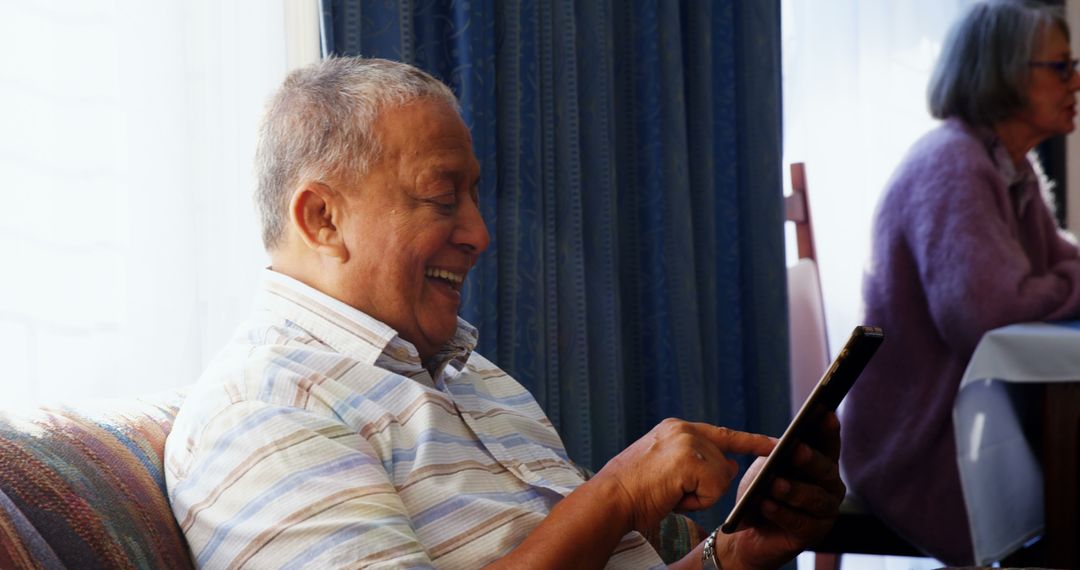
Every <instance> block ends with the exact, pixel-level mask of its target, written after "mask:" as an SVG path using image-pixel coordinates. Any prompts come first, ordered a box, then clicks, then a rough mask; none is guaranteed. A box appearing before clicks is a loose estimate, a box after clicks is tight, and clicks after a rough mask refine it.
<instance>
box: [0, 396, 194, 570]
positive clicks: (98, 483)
mask: <svg viewBox="0 0 1080 570" xmlns="http://www.w3.org/2000/svg"><path fill="white" fill-rule="evenodd" d="M182 398H183V394H182V393H180V392H170V393H168V394H164V395H161V396H156V397H151V398H144V399H138V400H136V399H129V400H121V401H115V402H110V403H109V404H108V405H106V406H97V407H95V408H93V409H91V408H71V407H68V408H39V409H37V410H34V411H32V412H28V413H2V412H0V566H4V567H7V566H8V564H9V563H10V565H11V566H15V567H25V566H27V564H26V562H27V561H28V560H29V561H32V564H31V565H30V567H39V568H52V567H63V566H67V567H71V568H101V567H108V568H191V567H192V564H191V558H190V555H189V553H188V549H187V543H186V542H185V541H184V537H183V534H182V533H181V532H180V529H179V528H178V527H177V524H176V521H175V519H174V518H173V514H172V510H171V508H170V507H169V501H168V499H167V497H166V490H165V477H164V470H163V467H162V456H163V451H164V446H165V437H166V436H167V435H168V433H169V429H170V428H171V427H172V422H173V420H174V419H175V417H176V412H177V409H178V408H179V404H180V402H181V401H182ZM5 558H6V560H5Z"/></svg>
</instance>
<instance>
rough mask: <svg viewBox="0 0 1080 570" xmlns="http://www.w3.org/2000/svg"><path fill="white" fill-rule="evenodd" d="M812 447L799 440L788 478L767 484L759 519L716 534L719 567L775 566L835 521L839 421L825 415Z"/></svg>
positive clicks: (839, 494) (840, 489)
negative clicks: (768, 488)
mask: <svg viewBox="0 0 1080 570" xmlns="http://www.w3.org/2000/svg"><path fill="white" fill-rule="evenodd" d="M811 444H812V445H813V447H811V446H810V445H807V444H805V443H800V444H799V446H798V447H797V449H796V451H795V453H794V455H793V461H792V464H793V466H794V468H795V469H794V471H793V472H792V473H790V476H788V477H778V478H776V480H774V481H773V483H772V489H770V494H769V496H768V498H766V499H765V500H763V501H762V503H761V512H762V518H760V519H758V520H756V521H755V522H753V523H752V526H751V527H750V528H748V529H746V530H743V531H740V532H737V533H735V534H730V535H723V534H721V535H719V536H718V541H719V540H723V543H722V544H720V545H719V548H718V550H719V552H720V555H721V557H722V560H723V566H724V568H746V567H749V568H776V567H779V566H780V565H782V564H783V563H785V562H787V561H788V560H791V559H792V558H794V557H795V556H796V555H797V554H799V553H800V552H802V551H803V550H804V549H806V548H807V547H808V546H811V545H813V544H814V543H816V542H817V541H819V540H821V539H822V538H823V537H824V536H825V534H826V533H828V532H829V529H831V528H832V525H833V523H834V522H836V515H837V513H838V512H839V508H840V503H841V502H842V501H843V500H844V494H845V493H846V492H847V489H846V488H845V487H844V483H843V482H842V481H840V468H839V458H840V420H839V419H837V417H836V414H829V416H827V417H826V419H825V421H824V422H822V426H821V428H820V430H819V433H818V434H817V437H816V438H815V440H814V441H812V442H811ZM763 463H764V460H763V459H758V460H757V461H756V462H754V464H753V465H752V466H751V467H750V469H749V471H748V472H747V474H746V476H745V477H743V480H742V484H740V485H739V495H740V496H741V495H742V494H743V492H745V490H746V486H747V484H748V483H749V482H750V481H751V480H752V479H753V474H755V473H756V472H757V471H758V470H760V469H761V466H762V464H763Z"/></svg>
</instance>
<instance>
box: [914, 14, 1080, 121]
mask: <svg viewBox="0 0 1080 570" xmlns="http://www.w3.org/2000/svg"><path fill="white" fill-rule="evenodd" d="M1051 26H1056V27H1057V28H1058V29H1060V30H1061V31H1062V33H1064V34H1065V37H1066V38H1068V37H1069V25H1068V23H1067V22H1066V21H1065V15H1064V14H1063V13H1062V11H1061V9H1060V8H1057V7H1052V6H1047V5H1044V4H1038V3H1035V2H1032V1H1028V0H990V1H987V2H978V3H976V4H974V5H972V6H971V7H970V8H969V9H968V11H967V13H965V14H964V16H963V18H961V19H960V20H959V21H958V22H956V23H955V24H954V25H953V27H952V29H951V30H949V35H948V37H947V38H946V39H945V45H944V46H942V48H941V55H940V56H939V57H938V60H937V65H936V66H935V67H934V72H933V75H932V76H931V77H930V85H929V88H928V90H927V96H928V100H929V104H930V114H931V115H933V116H934V117H937V118H938V119H946V118H949V117H958V118H960V119H963V120H964V121H965V122H967V123H968V124H970V125H976V126H986V127H989V126H992V125H994V124H996V123H998V122H1000V121H1003V120H1005V119H1007V118H1009V117H1011V116H1013V115H1014V114H1015V113H1017V112H1018V111H1020V110H1022V109H1023V108H1024V106H1026V105H1027V95H1026V91H1027V82H1028V72H1029V69H1030V66H1029V62H1030V61H1031V56H1032V53H1033V52H1034V50H1035V47H1036V43H1037V42H1038V41H1040V40H1041V39H1042V38H1043V37H1044V36H1045V35H1046V33H1047V31H1048V30H1050V29H1051Z"/></svg>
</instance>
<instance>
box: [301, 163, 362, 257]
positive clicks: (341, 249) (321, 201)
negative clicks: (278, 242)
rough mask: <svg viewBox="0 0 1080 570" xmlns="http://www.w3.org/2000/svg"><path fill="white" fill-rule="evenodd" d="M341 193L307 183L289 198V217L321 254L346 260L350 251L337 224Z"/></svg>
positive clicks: (339, 214) (341, 204)
mask: <svg viewBox="0 0 1080 570" xmlns="http://www.w3.org/2000/svg"><path fill="white" fill-rule="evenodd" d="M343 206H344V202H343V201H342V196H341V195H340V194H339V193H338V192H336V191H335V190H334V189H333V188H331V187H329V186H327V185H326V184H323V183H321V182H307V183H306V184H305V185H304V186H301V187H300V188H298V189H297V190H296V192H293V196H292V200H290V201H289V219H290V220H291V221H292V224H293V227H294V228H295V229H296V233H297V234H298V235H299V236H300V239H302V240H303V241H304V243H305V244H306V245H307V246H308V247H309V248H311V249H312V250H315V251H316V252H318V253H319V254H321V255H324V256H327V257H333V258H336V259H338V260H339V261H347V260H348V259H349V250H348V247H346V245H345V240H344V236H343V235H342V231H341V228H339V227H338V224H339V223H340V222H341V214H342V207H343Z"/></svg>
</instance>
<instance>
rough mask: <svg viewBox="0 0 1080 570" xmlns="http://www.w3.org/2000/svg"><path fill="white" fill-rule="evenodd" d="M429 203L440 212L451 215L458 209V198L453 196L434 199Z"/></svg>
mask: <svg viewBox="0 0 1080 570" xmlns="http://www.w3.org/2000/svg"><path fill="white" fill-rule="evenodd" d="M428 203H430V204H431V205H433V206H435V208H436V209H438V210H439V211H440V212H445V213H449V212H453V211H454V208H456V207H457V198H456V197H455V196H454V195H453V194H448V195H445V196H438V197H435V198H432V199H430V200H428Z"/></svg>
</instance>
